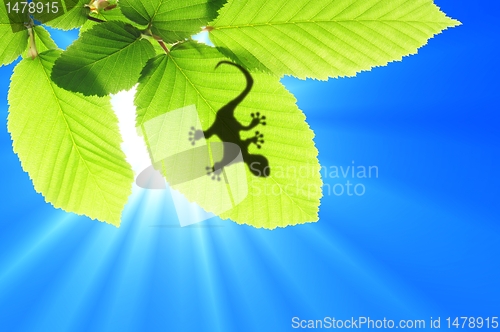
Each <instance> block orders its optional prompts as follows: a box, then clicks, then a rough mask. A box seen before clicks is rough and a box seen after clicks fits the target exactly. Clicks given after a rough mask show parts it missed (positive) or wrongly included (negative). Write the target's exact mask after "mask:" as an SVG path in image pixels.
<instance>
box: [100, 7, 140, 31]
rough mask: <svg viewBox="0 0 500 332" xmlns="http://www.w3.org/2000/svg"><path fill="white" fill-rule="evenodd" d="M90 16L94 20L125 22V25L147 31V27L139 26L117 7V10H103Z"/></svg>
mask: <svg viewBox="0 0 500 332" xmlns="http://www.w3.org/2000/svg"><path fill="white" fill-rule="evenodd" d="M90 16H92V17H94V18H97V19H98V20H101V21H106V22H107V21H119V22H124V23H128V24H130V25H134V26H137V28H140V29H145V28H146V26H141V25H139V24H137V23H136V22H134V21H132V20H130V19H129V18H128V17H127V16H125V15H124V14H123V13H122V11H121V10H120V9H119V8H118V7H116V8H113V9H111V10H105V9H102V10H100V11H98V12H96V13H91V14H90Z"/></svg>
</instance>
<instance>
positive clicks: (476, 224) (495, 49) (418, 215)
mask: <svg viewBox="0 0 500 332" xmlns="http://www.w3.org/2000/svg"><path fill="white" fill-rule="evenodd" d="M437 4H438V5H439V6H441V8H443V10H444V11H445V12H446V13H448V14H449V15H450V16H452V17H454V18H457V19H459V20H460V21H461V22H462V23H463V26H460V27H458V28H455V29H452V30H449V31H445V32H444V33H443V34H442V35H439V36H437V37H436V38H434V39H432V40H431V41H430V43H429V45H428V46H426V47H424V48H423V49H422V50H421V51H420V52H419V54H418V55H417V56H412V57H409V58H405V59H404V61H403V62H398V63H392V64H390V65H389V66H387V67H384V68H376V69H374V70H373V71H371V72H365V73H362V74H360V75H359V76H358V77H356V78H351V79H338V80H330V81H328V82H317V81H312V80H308V81H300V80H296V79H292V78H285V79H283V83H284V84H285V85H286V86H287V87H288V88H289V89H290V90H291V91H292V92H293V93H294V94H295V96H296V97H297V99H298V104H299V106H300V108H301V109H302V110H303V111H304V112H305V114H306V115H307V117H308V122H309V124H310V125H311V127H312V129H313V130H314V131H315V132H316V144H317V147H318V149H319V151H320V155H319V157H320V162H321V163H322V165H324V166H325V167H331V166H343V167H347V166H350V165H352V163H353V162H354V164H355V165H357V166H359V165H363V166H377V167H378V169H379V176H378V178H372V179H351V182H352V183H362V184H363V185H364V186H365V188H366V193H365V195H363V196H360V197H357V196H348V195H342V196H336V195H333V194H332V195H329V196H325V197H324V198H323V199H322V205H321V210H320V221H319V222H318V223H314V224H307V225H302V226H298V227H289V228H285V229H278V230H275V231H266V230H259V229H254V228H252V227H248V226H238V225H236V224H234V223H232V222H230V221H221V220H218V219H211V220H208V221H206V222H204V223H201V224H198V225H194V226H191V227H187V228H179V227H175V225H177V220H176V216H175V210H174V207H173V203H172V201H171V199H170V197H169V194H168V192H167V191H163V192H153V191H143V190H141V189H139V188H135V189H134V194H133V199H132V200H131V202H130V204H129V205H127V207H126V210H125V212H124V220H123V223H122V226H121V228H120V229H116V228H114V227H112V226H109V225H107V224H102V223H98V222H95V221H91V220H89V219H87V218H85V217H78V216H75V215H72V214H67V213H64V212H62V211H60V210H55V209H54V208H53V207H52V206H51V205H49V204H46V203H44V200H43V197H42V196H40V195H38V194H36V193H35V192H34V190H33V187H32V184H31V182H30V180H29V178H28V176H27V174H26V173H23V171H22V170H21V167H20V164H19V160H18V159H17V156H15V155H14V154H13V152H12V147H11V141H10V136H9V135H8V133H7V129H6V125H5V122H6V121H5V120H6V118H7V102H6V96H7V92H8V83H9V77H10V74H11V72H12V69H13V66H9V67H4V68H1V69H0V77H1V79H0V99H1V100H3V102H0V115H1V117H2V119H4V124H3V125H2V126H0V155H1V158H2V159H1V160H2V166H1V167H2V173H3V174H4V179H3V180H2V183H3V186H2V189H3V190H2V191H0V195H1V197H0V198H1V202H2V205H1V207H0V331H4V330H5V331H118V330H119V331H146V330H162V331H164V330H168V331H287V330H291V323H292V321H291V319H292V317H294V316H298V317H300V318H301V319H322V318H323V317H325V316H331V317H336V318H339V319H349V318H350V317H351V316H354V317H357V316H369V317H371V318H372V319H382V318H384V317H386V318H387V319H393V320H398V319H425V320H427V321H428V320H429V318H430V317H434V318H435V317H442V319H445V318H446V317H448V316H452V317H455V316H476V317H477V316H480V317H485V318H486V317H491V316H500V285H499V282H498V280H500V264H499V254H500V243H499V235H500V224H499V221H500V213H499V209H498V206H499V204H498V202H497V200H498V198H499V197H500V194H499V188H500V177H499V176H498V174H499V172H498V163H499V162H500V149H499V146H498V145H499V143H500V132H499V125H500V116H499V114H498V110H499V99H498V88H499V84H498V77H499V68H498V65H497V63H498V54H499V51H500V46H499V45H498V36H499V32H500V31H499V29H498V26H497V25H496V23H495V22H497V15H498V12H499V9H500V6H499V5H498V4H497V3H496V2H493V1H490V2H483V3H482V4H481V5H479V4H477V3H472V2H468V3H465V2H462V1H451V0H439V1H437ZM54 37H55V38H56V40H57V42H58V44H59V46H61V47H66V46H67V45H68V43H70V42H71V38H70V37H68V34H67V33H61V32H57V31H54ZM346 180H347V179H335V178H326V179H325V182H326V183H327V184H329V185H331V186H333V185H335V184H337V183H340V184H342V183H345V181H346Z"/></svg>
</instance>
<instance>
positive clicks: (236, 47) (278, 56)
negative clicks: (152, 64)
mask: <svg viewBox="0 0 500 332" xmlns="http://www.w3.org/2000/svg"><path fill="white" fill-rule="evenodd" d="M459 24H460V22H458V21H456V20H453V19H450V18H448V17H446V15H445V14H444V13H443V12H441V11H440V10H439V8H438V7H437V6H435V5H434V4H433V2H432V1H431V0H412V1H407V0H391V1H387V0H336V1H331V0H315V1H310V0H296V1H290V0H274V1H268V0H230V1H229V2H228V3H227V4H226V6H224V7H223V8H222V9H221V11H220V15H219V17H218V18H217V19H216V20H215V21H213V22H212V23H210V26H211V28H213V30H212V31H211V34H210V37H211V40H212V42H213V43H214V44H215V45H216V46H218V47H220V50H221V51H222V52H223V53H224V54H226V55H227V56H229V57H231V58H232V59H234V60H235V61H237V62H239V63H241V64H243V65H244V66H246V67H247V68H252V69H258V70H263V71H269V72H272V73H274V74H276V75H293V76H297V77H299V78H302V79H304V78H308V77H311V78H317V79H323V80H324V79H328V77H339V76H354V75H356V73H358V72H360V71H363V70H370V69H371V68H372V67H375V66H384V65H386V64H387V63H389V62H391V61H394V60H401V59H402V57H403V56H405V55H409V54H416V53H417V51H418V48H419V47H421V46H423V45H425V44H426V43H427V41H428V39H430V38H431V37H433V36H434V35H436V34H438V33H440V32H441V31H442V30H444V29H446V28H448V27H454V26H457V25H459ZM211 28H210V29H211Z"/></svg>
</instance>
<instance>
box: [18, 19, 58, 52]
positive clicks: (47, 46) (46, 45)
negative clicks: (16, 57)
mask: <svg viewBox="0 0 500 332" xmlns="http://www.w3.org/2000/svg"><path fill="white" fill-rule="evenodd" d="M32 31H33V35H34V37H35V46H36V51H37V53H42V52H45V51H47V50H55V49H57V45H56V43H55V42H54V40H53V39H52V37H50V33H49V32H48V31H47V30H45V28H44V27H42V26H39V25H37V26H35V27H33V30H32ZM30 54H31V53H30V47H28V49H26V50H25V52H24V53H23V57H24V58H27V57H29V56H30Z"/></svg>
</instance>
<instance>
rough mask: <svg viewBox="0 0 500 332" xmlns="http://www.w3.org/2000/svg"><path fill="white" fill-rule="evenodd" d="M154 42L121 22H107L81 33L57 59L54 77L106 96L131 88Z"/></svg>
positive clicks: (73, 88)
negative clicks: (143, 37)
mask: <svg viewBox="0 0 500 332" xmlns="http://www.w3.org/2000/svg"><path fill="white" fill-rule="evenodd" d="M154 55H155V50H154V48H153V46H152V45H151V43H150V42H149V41H147V40H145V39H142V37H141V32H140V31H139V30H138V29H136V28H134V27H133V26H131V25H128V24H125V23H122V22H105V23H100V24H98V25H96V26H94V27H93V28H92V29H90V30H88V31H85V32H83V33H82V35H81V37H80V38H79V39H78V40H77V41H75V42H74V43H73V44H72V45H71V46H70V47H68V49H67V50H66V52H64V53H63V54H62V56H61V57H60V58H59V59H58V60H57V61H56V64H55V65H54V70H53V73H52V79H53V80H54V82H56V83H57V84H58V85H59V86H60V87H63V88H65V89H67V90H70V91H74V92H81V93H83V94H84V95H98V96H105V95H108V94H110V93H117V92H118V91H121V90H125V89H130V88H132V87H133V86H134V85H135V84H136V83H137V80H138V79H139V76H140V73H141V70H142V68H143V67H144V66H145V64H146V62H147V61H148V59H150V58H152V57H154Z"/></svg>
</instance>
